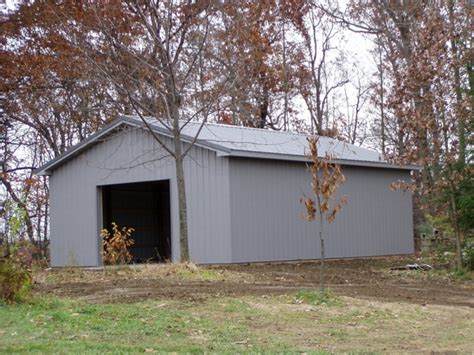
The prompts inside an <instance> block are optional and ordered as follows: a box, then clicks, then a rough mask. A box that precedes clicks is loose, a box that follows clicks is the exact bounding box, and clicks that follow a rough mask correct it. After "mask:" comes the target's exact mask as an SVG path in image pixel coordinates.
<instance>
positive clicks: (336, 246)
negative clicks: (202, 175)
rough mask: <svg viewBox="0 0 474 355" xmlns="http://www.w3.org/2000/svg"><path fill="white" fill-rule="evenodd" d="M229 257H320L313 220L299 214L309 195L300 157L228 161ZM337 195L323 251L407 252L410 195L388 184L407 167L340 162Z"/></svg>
mask: <svg viewBox="0 0 474 355" xmlns="http://www.w3.org/2000/svg"><path fill="white" fill-rule="evenodd" d="M229 164H230V191H231V194H230V199H231V215H232V219H231V226H232V236H231V241H232V243H231V250H232V261H233V262H246V261H272V260H298V259H315V258H319V255H320V249H319V241H318V239H317V232H318V224H317V222H313V223H308V222H306V221H305V220H304V206H302V205H301V203H300V198H301V197H302V196H303V194H306V195H308V196H310V195H311V191H310V177H309V173H308V172H307V171H306V170H305V165H304V164H302V163H292V162H283V161H266V160H256V159H254V160H252V159H236V158H232V159H231V160H230V163H229ZM344 174H345V176H346V183H345V184H344V185H343V186H342V187H341V189H340V195H344V196H347V200H348V203H347V205H346V206H345V207H344V209H343V211H342V212H341V214H340V215H339V217H338V218H337V220H336V222H335V223H333V224H331V225H327V224H326V236H327V238H326V254H327V257H329V258H335V257H354V256H372V255H390V254H408V253H412V252H413V226H412V197H411V194H410V193H406V192H403V191H392V190H391V189H390V184H391V183H392V182H394V181H397V180H399V179H409V172H408V171H401V170H389V169H373V168H358V167H348V166H346V167H344Z"/></svg>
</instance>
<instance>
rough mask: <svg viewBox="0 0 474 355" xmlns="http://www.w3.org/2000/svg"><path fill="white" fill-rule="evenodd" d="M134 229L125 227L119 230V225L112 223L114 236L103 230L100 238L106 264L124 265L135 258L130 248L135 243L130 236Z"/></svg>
mask: <svg viewBox="0 0 474 355" xmlns="http://www.w3.org/2000/svg"><path fill="white" fill-rule="evenodd" d="M133 231H134V229H133V228H127V227H123V228H122V229H119V227H118V226H117V224H115V223H113V222H112V234H111V233H110V232H109V231H108V230H107V229H105V228H104V229H102V231H101V232H100V236H101V237H102V243H103V246H104V251H103V253H102V256H103V260H104V263H105V264H107V265H124V264H127V263H129V262H131V261H132V259H133V257H132V255H131V254H130V253H129V251H128V248H129V247H131V246H132V245H133V244H135V242H134V241H133V239H132V238H130V236H131V235H132V233H133Z"/></svg>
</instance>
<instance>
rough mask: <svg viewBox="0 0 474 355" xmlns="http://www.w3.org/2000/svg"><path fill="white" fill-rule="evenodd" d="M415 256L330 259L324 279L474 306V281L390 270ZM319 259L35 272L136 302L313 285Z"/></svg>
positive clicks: (73, 293)
mask: <svg viewBox="0 0 474 355" xmlns="http://www.w3.org/2000/svg"><path fill="white" fill-rule="evenodd" d="M413 261H414V258H413V257H411V258H410V257H388V258H364V259H345V260H330V261H328V262H327V268H326V275H327V276H326V280H327V283H328V285H329V288H330V289H331V290H332V291H334V292H335V293H337V294H339V295H343V296H349V297H354V298H363V299H374V300H375V299H376V300H380V301H389V302H408V303H414V304H421V305H424V304H439V305H457V306H468V307H474V296H473V295H474V282H473V281H472V279H471V280H455V279H452V278H449V277H442V276H438V275H434V274H433V276H434V277H427V276H426V275H427V273H434V272H435V271H420V272H419V271H410V272H405V271H390V267H392V266H397V265H404V264H406V263H409V262H413ZM318 284H319V262H317V261H314V262H312V261H310V262H289V263H261V264H240V265H224V266H222V265H220V266H215V265H214V266H203V267H199V268H198V269H196V270H194V269H190V268H184V270H183V269H182V268H179V267H176V266H175V265H174V266H173V265H169V266H166V265H148V266H145V267H142V268H129V269H126V270H125V271H123V270H121V271H117V272H113V273H108V274H104V273H103V272H101V271H90V270H81V269H76V270H72V271H71V270H51V271H45V272H42V273H40V274H39V275H37V277H36V283H35V286H34V290H35V292H37V293H39V294H55V295H59V296H69V297H74V298H80V299H84V300H87V301H89V302H99V303H102V302H121V303H126V302H136V301H141V300H145V299H150V298H171V299H183V300H190V301H200V300H203V299H206V298H208V297H215V296H245V295H249V296H265V295H283V294H291V293H294V292H296V291H298V290H301V289H314V288H317V287H318Z"/></svg>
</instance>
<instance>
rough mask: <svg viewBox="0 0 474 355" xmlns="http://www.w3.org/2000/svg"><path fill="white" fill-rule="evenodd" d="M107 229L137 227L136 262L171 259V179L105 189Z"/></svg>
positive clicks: (134, 250)
mask: <svg viewBox="0 0 474 355" xmlns="http://www.w3.org/2000/svg"><path fill="white" fill-rule="evenodd" d="M102 191H103V192H102V201H103V209H104V210H103V212H104V213H103V216H104V221H103V223H104V227H106V228H108V229H109V230H111V224H112V222H115V223H116V224H117V225H118V226H119V227H120V228H122V227H124V226H126V227H131V228H134V229H135V231H134V232H133V234H132V239H133V240H134V241H135V244H134V245H133V246H132V247H130V248H129V251H130V253H131V254H132V256H133V262H136V263H140V262H146V261H159V262H163V261H167V260H170V259H171V228H170V186H169V180H162V181H151V182H143V183H132V184H119V185H109V186H104V187H103V190H102Z"/></svg>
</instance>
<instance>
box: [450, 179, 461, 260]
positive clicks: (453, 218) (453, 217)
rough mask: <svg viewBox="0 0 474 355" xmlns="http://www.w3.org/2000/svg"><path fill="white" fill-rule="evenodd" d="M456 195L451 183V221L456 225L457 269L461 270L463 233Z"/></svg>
mask: <svg viewBox="0 0 474 355" xmlns="http://www.w3.org/2000/svg"><path fill="white" fill-rule="evenodd" d="M454 193H455V188H454V183H453V182H452V181H451V193H450V199H451V208H450V209H451V221H452V222H453V225H454V238H455V239H456V268H457V269H461V268H462V266H463V265H462V251H461V232H460V230H459V223H458V214H457V208H456V201H455V200H454Z"/></svg>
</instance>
